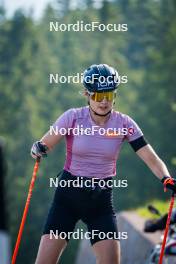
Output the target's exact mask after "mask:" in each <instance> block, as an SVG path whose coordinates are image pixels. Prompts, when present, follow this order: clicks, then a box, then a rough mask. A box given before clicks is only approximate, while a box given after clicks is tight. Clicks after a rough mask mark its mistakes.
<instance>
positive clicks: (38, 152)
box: [31, 141, 48, 159]
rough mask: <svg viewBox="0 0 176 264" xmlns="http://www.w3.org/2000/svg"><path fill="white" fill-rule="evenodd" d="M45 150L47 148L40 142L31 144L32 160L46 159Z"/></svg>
mask: <svg viewBox="0 0 176 264" xmlns="http://www.w3.org/2000/svg"><path fill="white" fill-rule="evenodd" d="M47 150H48V147H47V145H46V144H45V143H43V142H41V141H37V142H35V143H34V144H33V146H32V148H31V156H32V157H33V158H34V159H37V158H41V157H46V156H47V153H46V152H47Z"/></svg>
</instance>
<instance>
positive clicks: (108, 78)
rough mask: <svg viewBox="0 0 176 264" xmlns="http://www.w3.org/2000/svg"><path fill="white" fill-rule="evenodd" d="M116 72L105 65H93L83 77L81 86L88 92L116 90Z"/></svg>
mask: <svg viewBox="0 0 176 264" xmlns="http://www.w3.org/2000/svg"><path fill="white" fill-rule="evenodd" d="M119 83H120V81H119V76H118V72H117V71H116V70H115V69H114V68H112V67H110V66H109V65H107V64H93V65H91V66H90V67H89V68H88V69H87V70H85V72H84V75H83V84H84V87H85V88H86V89H87V90H88V92H90V93H91V92H105V91H113V90H115V89H117V86H118V85H119Z"/></svg>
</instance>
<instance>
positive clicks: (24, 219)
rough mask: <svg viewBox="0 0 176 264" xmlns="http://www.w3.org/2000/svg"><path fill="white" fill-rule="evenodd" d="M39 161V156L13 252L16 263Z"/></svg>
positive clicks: (13, 263) (13, 262)
mask: <svg viewBox="0 0 176 264" xmlns="http://www.w3.org/2000/svg"><path fill="white" fill-rule="evenodd" d="M39 163H40V158H37V160H36V162H35V165H34V169H33V174H32V179H31V183H30V186H29V191H28V196H27V200H26V204H25V208H24V212H23V216H22V220H21V224H20V228H19V232H18V237H17V240H16V245H15V249H14V252H13V256H12V263H11V264H15V263H16V257H17V254H18V250H19V246H20V242H21V237H22V233H23V229H24V225H25V221H26V216H27V212H28V209H29V204H30V200H31V196H32V191H33V188H34V183H35V180H36V176H37V171H38V168H39Z"/></svg>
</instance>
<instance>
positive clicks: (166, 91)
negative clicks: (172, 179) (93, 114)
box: [0, 0, 176, 264]
mask: <svg viewBox="0 0 176 264" xmlns="http://www.w3.org/2000/svg"><path fill="white" fill-rule="evenodd" d="M71 2H72V1H71V0H70V1H69V0H67V1H64V0H63V1H61V0H58V1H56V2H55V3H54V4H53V5H48V6H47V8H46V9H45V12H44V14H43V16H42V18H41V19H40V20H38V21H36V20H35V19H34V18H33V15H32V13H31V14H28V15H26V14H24V13H23V11H22V10H17V11H16V12H15V13H14V15H13V17H11V18H7V16H6V12H5V10H4V8H3V6H1V8H0V114H1V119H0V120H1V122H0V134H1V136H2V137H3V138H4V139H5V142H6V158H7V162H8V175H7V178H6V193H7V195H6V201H7V205H8V214H9V229H10V234H11V238H12V247H14V244H15V241H16V237H17V232H18V228H19V224H20V221H21V216H22V212H23V209H24V204H25V201H26V196H27V192H28V187H29V183H30V179H31V174H32V170H33V165H34V161H33V160H32V158H31V157H30V148H31V145H32V143H33V142H34V141H36V140H39V139H40V138H41V137H42V135H43V134H44V133H45V132H46V131H47V130H48V129H49V126H50V125H51V124H52V123H53V122H54V121H55V120H56V118H57V117H58V116H59V115H60V114H61V113H63V112H64V111H65V110H67V109H69V108H72V107H80V106H84V105H86V100H85V99H84V98H82V97H81V96H80V95H79V90H81V89H82V85H81V84H73V83H70V84H66V83H65V84H57V85H56V84H50V83H49V74H50V73H59V75H66V76H67V75H75V74H76V73H77V72H80V73H81V72H83V71H84V69H85V68H87V67H88V66H89V65H91V64H93V63H97V64H98V63H107V64H110V65H111V66H113V67H115V68H117V70H118V71H119V74H120V75H121V76H123V75H127V76H128V82H127V84H121V85H120V87H119V91H118V97H117V101H116V105H115V109H118V110H119V111H121V112H124V113H126V114H128V115H130V116H131V117H132V118H134V119H135V121H136V122H137V123H138V124H139V126H140V127H141V128H142V130H143V132H144V135H145V137H146V138H147V140H148V141H149V142H150V144H151V145H152V146H153V148H154V149H155V150H156V151H157V153H158V154H159V156H160V157H161V158H162V159H163V160H164V161H165V162H166V164H167V166H168V168H169V170H170V172H171V174H172V175H174V173H175V166H176V148H175V142H174V138H175V131H176V125H175V116H176V92H175V87H176V48H175V47H176V16H175V14H176V0H169V1H166V0H158V1H156V0H146V1H140V0H114V1H91V0H82V1H79V0H77V1H74V3H76V5H75V8H74V9H73V8H72V9H71V8H69V6H70V3H71ZM96 2H101V5H99V6H98V7H96ZM78 20H79V21H81V20H82V21H84V23H90V22H91V21H99V22H100V23H104V24H108V23H115V24H120V23H121V24H123V23H125V24H128V31H126V32H107V31H105V32H100V31H96V32H74V31H70V32H61V31H59V32H54V31H53V32H50V31H49V22H50V21H53V22H54V21H58V22H59V23H66V24H67V23H76V22H77V21H78ZM64 159H65V145H64V142H62V143H61V144H59V145H58V146H57V147H56V148H55V149H54V150H53V151H52V153H50V155H49V157H48V158H47V159H45V160H42V163H41V166H40V169H39V173H38V178H37V181H36V184H35V189H34V192H33V196H32V200H31V204H30V209H29V214H28V217H27V222H26V226H25V231H24V234H23V238H22V242H21V246H20V251H19V256H18V259H17V263H26V264H31V263H34V260H35V257H36V253H37V248H38V244H39V240H40V235H41V232H42V227H43V224H44V221H45V218H46V214H47V211H48V209H49V204H50V203H51V200H52V197H53V194H54V188H49V178H50V177H55V176H56V175H57V173H58V172H59V171H60V170H61V169H62V167H63V164H64ZM117 177H119V179H124V178H125V179H128V188H126V189H123V188H121V189H116V190H114V206H115V208H116V210H117V211H120V210H125V209H130V208H135V207H136V206H140V205H142V204H144V203H146V202H147V201H148V200H149V199H150V200H151V199H155V198H157V199H166V198H168V194H165V193H163V188H162V186H161V183H160V182H159V181H158V180H157V179H156V178H155V177H154V176H153V174H152V173H151V172H150V171H149V169H148V168H147V167H146V166H145V164H143V162H142V161H140V160H139V158H138V157H137V155H135V153H134V151H133V150H132V149H131V147H130V146H129V145H128V144H127V143H125V144H124V146H123V149H122V151H121V155H120V159H119V161H118V162H117ZM77 246H78V243H77V242H76V241H71V242H70V245H69V247H68V249H67V250H66V252H65V253H64V255H63V256H62V259H61V263H63V264H65V263H74V259H75V257H76V253H77Z"/></svg>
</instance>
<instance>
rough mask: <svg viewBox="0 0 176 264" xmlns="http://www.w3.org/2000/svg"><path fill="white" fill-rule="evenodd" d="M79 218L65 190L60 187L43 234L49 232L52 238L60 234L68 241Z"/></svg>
mask: <svg viewBox="0 0 176 264" xmlns="http://www.w3.org/2000/svg"><path fill="white" fill-rule="evenodd" d="M78 220H79V217H78V215H77V213H76V212H75V210H74V208H73V207H72V204H71V202H70V200H69V198H68V197H67V195H66V194H65V192H64V190H61V189H58V190H56V192H55V196H54V199H53V202H52V205H51V207H50V210H49V213H48V216H47V219H46V222H45V226H44V230H43V234H49V235H50V239H52V238H57V236H58V237H59V238H60V237H61V238H63V239H65V240H66V241H67V242H68V241H69V239H70V234H71V232H73V230H74V228H75V225H76V222H77V221H78Z"/></svg>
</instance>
